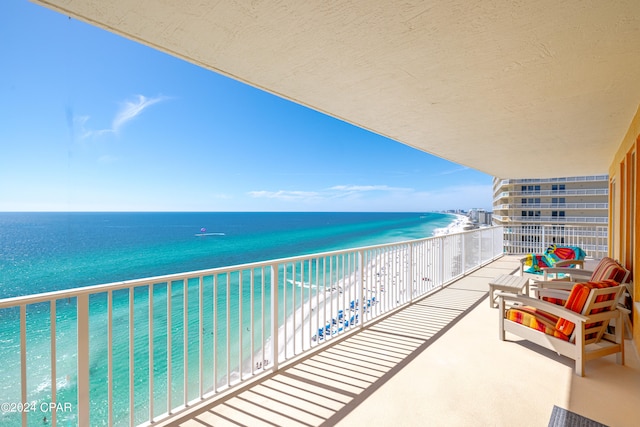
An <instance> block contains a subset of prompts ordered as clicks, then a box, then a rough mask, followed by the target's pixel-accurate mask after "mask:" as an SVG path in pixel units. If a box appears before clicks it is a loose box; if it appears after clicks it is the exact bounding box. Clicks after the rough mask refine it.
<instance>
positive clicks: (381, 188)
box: [329, 185, 413, 192]
mask: <svg viewBox="0 0 640 427" xmlns="http://www.w3.org/2000/svg"><path fill="white" fill-rule="evenodd" d="M329 190H333V191H347V192H368V191H413V189H411V188H404V187H390V186H388V185H334V186H333V187H331V188H329Z"/></svg>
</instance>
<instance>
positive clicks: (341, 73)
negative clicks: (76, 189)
mask: <svg viewBox="0 0 640 427" xmlns="http://www.w3.org/2000/svg"><path fill="white" fill-rule="evenodd" d="M36 2H37V3H41V4H43V5H45V6H47V7H51V8H53V9H55V10H58V11H60V12H62V13H64V14H66V15H69V16H71V17H74V18H77V19H80V20H84V21H87V22H89V23H91V24H94V25H97V26H99V27H102V28H105V29H107V30H109V31H112V32H115V33H118V34H121V35H123V36H125V37H128V38H131V39H133V40H137V41H139V42H141V43H144V44H147V45H149V46H152V47H154V48H156V49H159V50H162V51H165V52H168V53H170V54H172V55H175V56H178V57H181V58H184V59H185V60H187V61H191V62H193V63H195V64H198V65H200V66H203V67H205V68H208V69H211V70H213V71H216V72H219V73H222V74H225V75H228V76H231V77H233V78H235V79H238V80H240V81H243V82H246V83H248V84H250V85H253V86H256V87H258V88H262V89H264V90H266V91H269V92H272V93H274V94H277V95H279V96H282V97H284V98H287V99H290V100H292V101H294V102H297V103H300V104H303V105H306V106H309V107H311V108H313V109H316V110H318V111H322V112H324V113H326V114H329V115H331V116H334V117H337V118H339V119H342V120H345V121H347V122H350V123H353V124H355V125H357V126H361V127H363V128H366V129H369V130H371V131H373V132H376V133H379V134H382V135H385V136H387V137H389V138H392V139H394V140H397V141H399V142H402V143H404V144H407V145H410V146H412V147H415V148H417V149H420V150H423V151H426V152H428V153H432V154H435V155H437V156H440V157H443V158H445V159H448V160H451V161H454V162H457V163H460V164H462V165H466V166H469V167H472V168H475V169H478V170H480V171H483V172H486V173H489V174H491V175H495V176H499V177H503V178H518V177H549V176H575V175H592V174H600V173H607V170H608V166H609V164H610V162H611V161H612V159H613V155H614V153H615V150H616V148H617V147H618V145H619V144H620V142H621V141H622V138H623V137H624V135H625V133H626V131H627V129H628V127H629V124H630V123H631V119H632V118H633V116H634V114H635V113H636V111H637V109H638V104H639V102H640V1H639V0H630V1H614V0H610V1H599V0H594V1H585V0H570V1H562V2H559V1H557V0H536V1H528V0H521V1H517V0H512V1H497V0H494V1H479V2H472V1H468V0H450V1H418V0H407V1H402V2H400V1H388V0H385V1H382V0H335V1H313V0H308V1H303V0H283V1H278V0H271V1H263V0H254V1H249V0H247V1H240V0H235V1H234V0H222V1H203V0H136V1H132V0H108V1H107V0H45V1H40V0H36Z"/></svg>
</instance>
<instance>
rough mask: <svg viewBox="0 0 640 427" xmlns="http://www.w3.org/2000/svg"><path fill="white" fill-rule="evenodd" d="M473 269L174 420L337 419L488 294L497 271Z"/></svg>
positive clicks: (315, 422) (308, 422) (294, 422)
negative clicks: (434, 290) (381, 317)
mask: <svg viewBox="0 0 640 427" xmlns="http://www.w3.org/2000/svg"><path fill="white" fill-rule="evenodd" d="M496 262H500V261H499V260H498V261H496ZM487 267H489V269H490V270H491V268H490V267H491V264H490V265H489V266H487ZM485 268H486V267H485ZM512 272H513V271H512V270H511V269H509V270H508V271H504V274H509V273H512ZM474 274H475V275H476V277H475V280H471V281H468V282H467V283H468V284H465V279H467V278H469V277H470V276H467V278H463V279H461V280H459V281H457V282H454V283H452V284H451V285H450V286H448V287H446V288H444V289H441V290H439V291H438V292H435V293H433V294H431V295H428V296H426V297H424V298H422V299H419V300H417V301H415V302H413V303H412V304H409V305H406V306H404V307H403V308H402V309H400V310H398V311H395V312H394V313H392V314H391V315H389V316H387V317H385V318H383V319H381V320H379V321H378V322H376V323H374V324H372V325H370V326H368V327H366V328H364V329H363V330H360V331H358V332H356V333H353V334H351V335H348V336H346V337H345V338H344V339H342V340H340V341H337V340H336V341H337V342H336V343H335V344H333V345H331V346H327V347H324V348H323V349H322V350H321V351H319V352H316V353H314V354H311V355H307V356H306V357H304V358H302V359H300V360H298V361H296V362H295V363H293V364H292V365H290V366H288V367H285V368H284V369H282V370H280V371H279V372H276V373H271V374H268V375H266V376H264V377H263V378H262V379H261V381H260V382H258V383H254V384H252V385H248V386H246V387H243V388H241V389H239V390H237V391H236V392H235V393H233V394H232V395H229V396H227V397H225V398H222V399H219V400H217V401H216V402H213V403H207V404H205V403H203V404H202V405H201V406H200V407H197V408H193V409H192V410H190V411H188V412H187V413H185V414H182V415H180V416H178V417H177V418H174V419H173V420H171V422H170V424H171V425H185V426H186V425H190V426H200V425H201V426H216V427H218V426H225V425H228V426H252V427H253V426H258V425H265V426H267V425H269V426H274V425H275V426H283V425H286V426H330V425H334V424H336V423H338V422H339V421H340V420H342V419H343V418H344V417H346V416H347V415H348V414H349V413H350V412H352V411H353V410H354V409H355V408H356V407H358V406H359V405H360V404H361V403H362V402H364V401H365V400H366V399H367V398H368V397H369V396H371V395H372V394H373V393H375V392H376V391H377V390H378V389H379V388H380V387H382V386H383V385H384V384H385V383H386V382H387V381H389V380H390V379H391V378H392V377H393V376H394V375H396V374H397V373H398V372H399V371H401V370H402V369H403V368H404V367H405V366H406V365H407V364H409V363H411V362H412V361H413V360H414V359H415V358H416V357H418V356H419V355H420V354H421V353H422V352H423V351H425V350H426V349H427V348H428V347H429V346H431V345H432V344H433V343H434V342H435V341H436V340H437V339H438V338H439V337H441V336H442V335H443V334H445V333H446V332H447V331H448V330H449V329H451V328H452V327H453V326H454V325H455V324H456V323H457V322H458V321H460V320H461V319H462V318H463V317H464V316H465V315H466V314H467V313H469V312H470V311H471V310H473V309H474V308H476V307H477V306H478V305H479V304H481V303H482V302H483V301H484V300H485V299H486V298H487V295H488V286H487V281H486V277H487V276H490V275H491V274H493V273H492V272H490V271H489V272H484V273H483V272H482V269H480V270H477V271H476V272H475V273H472V274H471V276H474Z"/></svg>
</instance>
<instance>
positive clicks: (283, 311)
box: [0, 227, 504, 426]
mask: <svg viewBox="0 0 640 427" xmlns="http://www.w3.org/2000/svg"><path fill="white" fill-rule="evenodd" d="M503 252H504V251H503V229H502V227H490V228H482V229H477V230H472V231H468V232H463V233H457V234H450V235H443V236H437V237H431V238H426V239H420V240H414V241H409V242H402V243H394V244H386V245H378V246H371V247H366V248H358V249H350V250H342V251H334V252H327V253H320V254H313V255H307V256H300V257H293V258H287V259H280V260H273V261H265V262H258V263H252V264H244V265H239V266H233V267H224V268H215V269H210V270H204V271H197V272H190V273H181V274H174V275H168V276H162V277H153V278H147V279H139V280H131V281H126V282H120V283H111V284H106V285H99V286H91V287H85V288H76V289H70V290H64V291H58V292H51V293H43V294H37V295H30V296H24V297H16V298H8V299H4V300H0V320H1V322H0V342H2V345H5V346H9V347H10V348H13V349H15V352H14V353H15V360H6V361H3V363H2V365H0V380H2V382H3V383H4V384H9V385H10V386H9V387H8V389H7V392H6V393H5V395H3V396H0V405H2V409H3V411H2V412H0V424H1V425H23V426H26V425H34V424H36V425H40V424H41V423H42V422H43V421H44V420H43V418H44V417H47V422H48V423H49V425H52V426H55V425H57V424H59V425H65V426H66V425H68V424H73V425H80V426H85V425H86V426H88V425H109V426H111V425H116V424H117V425H139V424H145V425H148V424H151V423H153V422H154V421H158V420H160V419H166V418H167V417H171V416H172V415H174V414H176V413H179V412H181V411H183V410H184V409H186V408H187V407H189V406H192V405H193V404H194V403H196V402H198V401H201V400H202V399H206V398H210V397H213V396H215V395H216V394H217V393H220V392H221V391H224V390H228V389H230V388H232V387H235V386H237V385H239V384H242V383H244V382H246V381H249V380H251V379H252V378H254V377H255V376H256V375H258V374H260V373H263V372H265V371H277V370H278V369H279V367H280V365H281V364H283V363H285V362H287V361H288V360H290V359H292V358H293V357H295V356H298V355H300V354H303V353H305V352H308V351H310V350H314V349H316V348H318V347H320V346H323V345H324V344H325V343H327V342H330V341H331V340H333V339H336V338H337V337H340V336H341V335H343V334H345V333H347V332H349V331H353V330H357V329H358V328H362V327H363V325H365V324H366V323H368V322H371V321H372V320H373V319H375V318H377V317H379V316H381V315H383V314H385V313H388V312H390V311H392V310H395V309H397V308H399V307H401V306H403V305H405V304H407V303H409V302H411V301H412V300H413V299H415V298H418V297H420V296H422V295H425V294H427V293H429V292H432V291H434V290H436V289H438V288H441V287H442V286H444V285H446V284H448V283H450V282H452V281H454V280H456V279H457V278H459V277H461V276H463V275H465V274H466V273H468V272H470V271H471V270H474V269H476V268H479V267H480V266H482V265H484V264H485V263H488V262H490V261H492V260H493V259H495V258H497V257H500V256H501V255H502V254H503ZM12 362H15V363H12ZM18 367H19V368H18ZM7 405H9V406H7ZM25 408H26V409H25ZM5 409H6V410H5Z"/></svg>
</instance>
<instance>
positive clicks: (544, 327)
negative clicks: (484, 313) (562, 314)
mask: <svg viewBox="0 0 640 427" xmlns="http://www.w3.org/2000/svg"><path fill="white" fill-rule="evenodd" d="M506 318H507V319H509V320H511V321H513V322H516V323H520V324H521V325H524V326H527V327H529V328H533V329H535V330H537V331H540V332H544V333H545V334H547V335H551V336H554V337H556V338H560V339H562V340H564V341H569V337H568V336H567V335H565V334H563V333H562V332H560V331H558V330H557V329H556V324H557V323H558V320H560V319H559V318H558V316H555V315H553V314H551V313H547V312H546V311H542V310H538V309H536V308H534V307H529V306H518V307H512V308H510V309H509V310H507V314H506Z"/></svg>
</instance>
